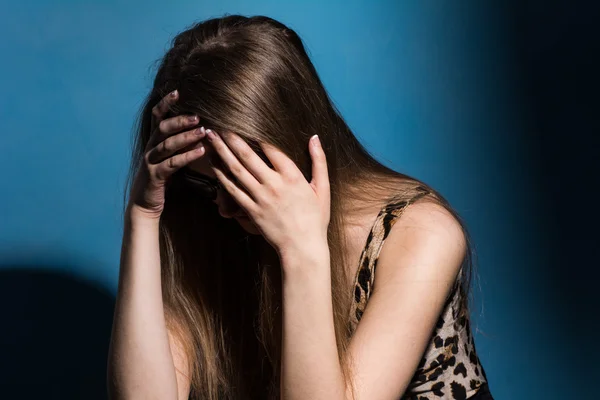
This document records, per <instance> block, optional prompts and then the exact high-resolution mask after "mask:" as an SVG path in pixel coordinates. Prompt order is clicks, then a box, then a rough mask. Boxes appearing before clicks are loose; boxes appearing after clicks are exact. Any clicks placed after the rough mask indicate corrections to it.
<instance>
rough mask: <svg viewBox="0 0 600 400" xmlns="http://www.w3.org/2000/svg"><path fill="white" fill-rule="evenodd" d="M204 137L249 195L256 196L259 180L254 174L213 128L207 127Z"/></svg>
mask: <svg viewBox="0 0 600 400" xmlns="http://www.w3.org/2000/svg"><path fill="white" fill-rule="evenodd" d="M206 137H207V138H208V140H209V141H210V142H211V144H212V145H213V148H214V149H215V151H216V152H217V154H218V155H219V157H220V158H221V161H222V163H223V164H224V165H225V166H226V167H227V169H228V170H229V171H230V172H231V175H233V177H234V178H236V179H237V180H238V182H240V183H241V184H242V186H244V189H246V191H247V192H248V193H249V194H250V196H252V197H253V198H256V195H257V194H258V190H259V189H260V182H259V181H257V180H256V178H255V177H254V175H252V174H251V173H250V172H249V171H248V170H247V169H246V167H245V166H244V165H243V164H242V163H241V162H240V161H239V160H238V159H237V157H236V156H235V154H233V152H232V151H231V150H230V149H229V147H227V144H226V143H225V142H224V141H223V139H222V138H221V136H220V135H218V134H217V133H216V132H215V131H213V130H210V129H207V130H206Z"/></svg>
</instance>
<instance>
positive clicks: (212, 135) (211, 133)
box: [206, 129, 216, 141]
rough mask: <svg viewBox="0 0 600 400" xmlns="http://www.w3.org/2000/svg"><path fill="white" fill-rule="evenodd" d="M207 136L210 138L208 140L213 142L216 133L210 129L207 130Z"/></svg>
mask: <svg viewBox="0 0 600 400" xmlns="http://www.w3.org/2000/svg"><path fill="white" fill-rule="evenodd" d="M206 136H208V140H211V141H212V140H213V139H214V138H215V137H216V135H215V133H214V132H213V131H211V130H210V129H207V130H206Z"/></svg>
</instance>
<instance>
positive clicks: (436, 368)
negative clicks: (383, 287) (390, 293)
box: [350, 188, 487, 400]
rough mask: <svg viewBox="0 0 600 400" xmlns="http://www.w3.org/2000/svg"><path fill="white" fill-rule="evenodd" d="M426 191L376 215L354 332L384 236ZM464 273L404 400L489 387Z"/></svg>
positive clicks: (360, 275) (358, 284) (361, 271)
mask: <svg viewBox="0 0 600 400" xmlns="http://www.w3.org/2000/svg"><path fill="white" fill-rule="evenodd" d="M426 194H428V192H427V190H426V189H424V188H423V190H422V191H421V193H420V194H418V195H417V196H415V197H414V198H413V199H411V200H410V201H402V202H396V203H389V204H387V205H386V206H385V207H384V208H383V209H382V210H381V211H380V212H379V214H378V215H377V218H376V219H375V223H374V224H373V227H372V228H371V231H370V233H369V236H368V238H367V241H366V245H365V248H364V249H363V251H362V253H361V256H360V263H359V268H358V271H357V273H356V277H355V282H354V285H355V287H354V300H355V301H354V302H353V307H352V312H351V315H350V331H351V333H352V334H353V333H354V331H355V329H356V326H357V325H358V322H359V321H360V319H361V317H362V315H363V312H364V311H365V308H366V306H367V302H368V300H369V297H370V294H371V291H372V288H373V283H374V280H375V268H376V266H377V259H378V257H379V253H380V251H381V248H382V246H383V243H384V241H385V239H386V238H387V236H388V234H389V233H390V230H391V228H392V226H393V225H394V223H395V221H396V219H397V218H398V217H400V216H401V214H402V212H403V211H404V209H405V208H406V207H407V206H408V205H409V204H411V203H413V202H414V201H416V200H417V199H419V198H421V197H423V196H425V195H426ZM460 277H461V274H460V273H459V274H458V277H457V279H456V282H455V285H454V288H453V290H452V291H451V293H450V295H449V296H448V300H447V301H446V303H445V305H444V309H443V311H442V313H441V314H440V317H439V319H438V321H437V324H436V326H435V329H434V330H433V332H432V335H431V339H430V343H429V345H428V347H427V349H426V350H425V352H424V354H423V358H422V359H421V362H420V363H419V366H418V367H417V370H416V372H415V374H414V376H413V378H412V380H411V382H410V384H409V385H408V387H407V389H406V391H405V393H404V395H403V396H402V399H414V400H429V399H468V398H471V397H472V396H475V394H476V393H477V392H478V391H479V389H480V388H482V387H483V388H484V391H485V390H487V385H486V383H487V378H486V375H485V371H484V370H483V367H482V365H481V363H480V362H479V358H478V357H477V353H476V351H475V343H474V341H473V336H472V334H471V329H470V322H469V316H468V312H466V310H463V309H461V307H460V304H461V303H460V300H461V291H460V290H459V285H458V284H459V283H460Z"/></svg>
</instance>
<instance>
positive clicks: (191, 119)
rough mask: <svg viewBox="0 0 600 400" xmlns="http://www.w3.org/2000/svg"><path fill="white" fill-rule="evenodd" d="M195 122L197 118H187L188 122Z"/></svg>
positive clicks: (193, 116)
mask: <svg viewBox="0 0 600 400" xmlns="http://www.w3.org/2000/svg"><path fill="white" fill-rule="evenodd" d="M197 120H198V117H196V116H195V115H192V116H191V117H188V121H190V122H196V121H197Z"/></svg>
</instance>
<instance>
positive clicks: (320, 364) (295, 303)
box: [281, 249, 345, 400]
mask: <svg viewBox="0 0 600 400" xmlns="http://www.w3.org/2000/svg"><path fill="white" fill-rule="evenodd" d="M281 263H282V270H283V281H282V285H283V288H282V289H283V298H282V300H283V327H282V329H283V331H282V333H283V336H282V356H281V398H282V399H283V400H295V399H328V400H329V399H332V400H334V399H343V398H344V396H343V394H344V393H345V390H344V388H345V385H344V381H343V377H342V372H341V367H340V363H339V359H338V351H337V346H336V339H335V330H334V320H333V304H332V297H331V275H330V266H329V251H328V249H327V250H323V251H313V252H312V254H311V255H310V256H308V255H297V256H295V255H288V256H286V257H282V260H281Z"/></svg>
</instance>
